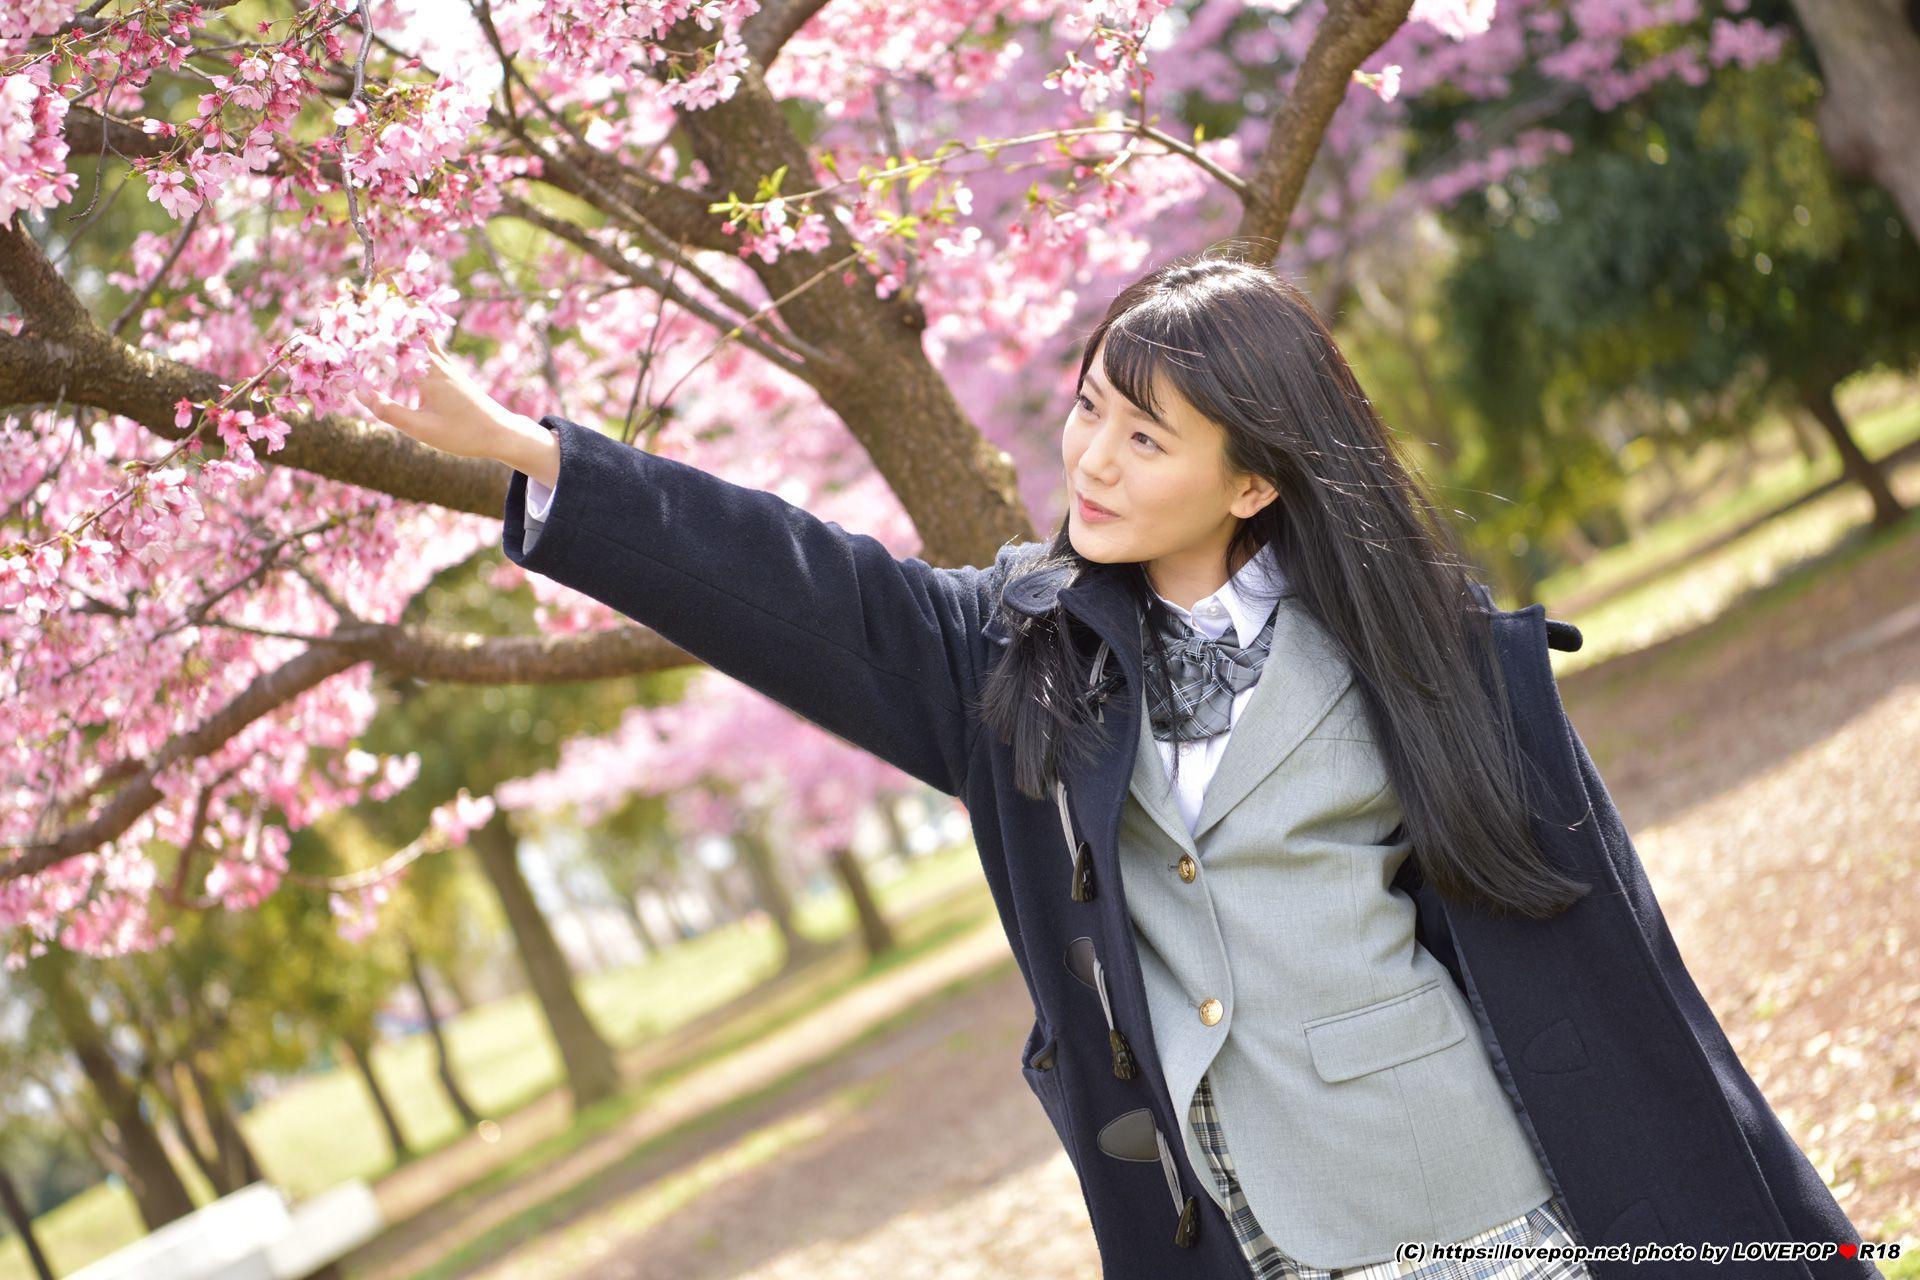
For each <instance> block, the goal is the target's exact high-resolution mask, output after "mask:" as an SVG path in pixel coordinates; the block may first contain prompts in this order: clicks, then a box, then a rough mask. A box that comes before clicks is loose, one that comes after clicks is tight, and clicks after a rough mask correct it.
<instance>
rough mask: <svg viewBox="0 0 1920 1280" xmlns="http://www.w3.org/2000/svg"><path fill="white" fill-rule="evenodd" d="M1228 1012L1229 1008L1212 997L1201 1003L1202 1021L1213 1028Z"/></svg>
mask: <svg viewBox="0 0 1920 1280" xmlns="http://www.w3.org/2000/svg"><path fill="white" fill-rule="evenodd" d="M1226 1011H1227V1006H1225V1005H1223V1004H1221V1003H1220V1002H1219V1001H1218V1000H1215V999H1214V998H1213V997H1212V996H1208V997H1207V998H1206V999H1205V1000H1203V1001H1201V1002H1200V1021H1202V1022H1204V1023H1206V1024H1207V1025H1208V1026H1210V1027H1211V1026H1213V1025H1215V1024H1216V1023H1218V1022H1219V1021H1220V1019H1221V1017H1222V1015H1224V1014H1225V1013H1226Z"/></svg>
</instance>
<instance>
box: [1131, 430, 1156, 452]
mask: <svg viewBox="0 0 1920 1280" xmlns="http://www.w3.org/2000/svg"><path fill="white" fill-rule="evenodd" d="M1133 438H1134V439H1135V440H1145V441H1146V442H1147V443H1148V444H1150V445H1152V446H1153V451H1154V452H1155V453H1158V452H1160V442H1159V441H1158V440H1155V439H1154V438H1153V437H1152V436H1150V435H1148V434H1147V433H1146V432H1144V431H1136V432H1134V433H1133Z"/></svg>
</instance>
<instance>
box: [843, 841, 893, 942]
mask: <svg viewBox="0 0 1920 1280" xmlns="http://www.w3.org/2000/svg"><path fill="white" fill-rule="evenodd" d="M833 873H834V874H835V875H837V876H839V877H840V883H841V884H843V885H845V886H846V889H847V896H848V897H849V898H852V899H853V912H854V915H855V916H856V917H857V918H858V919H859V921H860V942H861V945H862V946H864V947H866V949H867V958H868V959H870V960H878V959H879V958H880V957H881V956H883V955H885V954H886V953H887V952H889V951H891V950H893V946H894V941H893V928H892V926H890V925H889V924H888V923H887V918H886V916H884V915H882V914H881V912H880V904H879V903H878V902H876V901H874V897H873V887H872V886H871V885H869V884H868V883H867V872H866V869H865V868H864V867H862V866H861V865H860V858H859V856H858V855H856V854H855V853H854V851H853V850H852V848H851V847H849V846H847V845H844V844H843V845H840V846H838V847H837V848H835V849H834V851H833Z"/></svg>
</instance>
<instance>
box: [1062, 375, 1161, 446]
mask: <svg viewBox="0 0 1920 1280" xmlns="http://www.w3.org/2000/svg"><path fill="white" fill-rule="evenodd" d="M1083 381H1085V382H1086V383H1088V384H1089V385H1090V386H1092V387H1093V389H1094V390H1095V391H1098V392H1100V393H1101V394H1103V395H1104V394H1106V393H1107V392H1109V391H1111V390H1112V388H1111V387H1109V386H1107V384H1106V383H1105V382H1104V381H1098V382H1096V381H1095V380H1094V374H1093V370H1091V369H1089V370H1088V371H1087V374H1086V377H1085V378H1084V379H1083ZM1120 399H1121V400H1122V401H1123V402H1124V407H1125V409H1126V411H1127V412H1128V413H1131V414H1133V415H1134V416H1135V417H1136V418H1145V419H1146V420H1147V421H1148V422H1151V423H1153V425H1154V426H1156V427H1160V428H1163V429H1164V430H1166V431H1167V432H1169V433H1170V434H1172V435H1175V436H1177V435H1179V434H1180V428H1178V427H1176V426H1174V425H1173V424H1172V423H1171V422H1168V421H1167V420H1166V419H1165V418H1162V417H1161V416H1160V415H1159V414H1157V413H1154V412H1153V411H1151V410H1149V409H1142V408H1141V407H1140V406H1139V405H1137V404H1135V403H1134V402H1133V401H1131V400H1128V399H1127V398H1126V397H1125V396H1121V397H1120Z"/></svg>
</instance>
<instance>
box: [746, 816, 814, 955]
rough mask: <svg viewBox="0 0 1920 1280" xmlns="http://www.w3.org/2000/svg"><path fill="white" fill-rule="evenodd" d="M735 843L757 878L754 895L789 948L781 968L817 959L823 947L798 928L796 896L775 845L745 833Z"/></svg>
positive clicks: (755, 878) (748, 872)
mask: <svg viewBox="0 0 1920 1280" xmlns="http://www.w3.org/2000/svg"><path fill="white" fill-rule="evenodd" d="M735 840H736V843H737V844H738V846H739V849H740V856H741V857H742V859H744V860H745V862H746V864H747V874H748V875H750V876H751V877H752V878H753V889H754V895H755V896H756V897H757V898H758V899H759V901H760V905H761V907H763V908H764V909H765V910H766V913H767V915H769V916H770V917H772V919H773V927H774V928H775V929H777V930H779V932H780V941H781V942H782V943H784V944H785V946H786V949H787V958H786V960H785V961H784V962H783V963H782V965H781V968H782V969H789V968H792V967H793V966H795V965H800V964H805V963H807V962H808V961H809V960H812V959H814V958H815V957H817V956H818V955H819V954H820V950H821V948H820V945H819V944H818V943H816V942H814V941H813V940H812V939H811V938H809V937H807V936H806V935H805V934H803V933H801V932H800V930H799V929H798V928H797V927H796V926H795V925H794V922H793V894H792V893H791V892H790V891H789V890H788V888H787V882H786V878H785V877H783V876H782V875H781V874H780V868H779V867H778V866H777V865H776V864H775V862H774V857H773V848H772V846H771V845H769V844H768V843H767V841H766V840H765V839H764V838H763V837H762V836H761V835H760V834H759V833H758V832H743V833H741V834H740V835H739V836H737V837H735Z"/></svg>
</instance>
